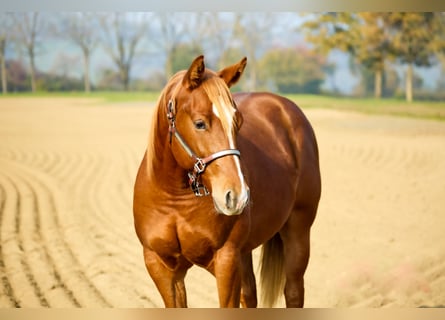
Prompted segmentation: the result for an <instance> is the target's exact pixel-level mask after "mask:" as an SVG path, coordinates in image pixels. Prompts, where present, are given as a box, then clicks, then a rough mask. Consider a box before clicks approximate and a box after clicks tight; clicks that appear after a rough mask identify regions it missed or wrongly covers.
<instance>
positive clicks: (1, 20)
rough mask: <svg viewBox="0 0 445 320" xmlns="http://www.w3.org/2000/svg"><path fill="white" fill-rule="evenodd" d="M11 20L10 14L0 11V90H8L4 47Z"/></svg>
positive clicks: (7, 41)
mask: <svg viewBox="0 0 445 320" xmlns="http://www.w3.org/2000/svg"><path fill="white" fill-rule="evenodd" d="M11 25H12V21H11V15H10V14H8V13H0V70H1V71H0V77H1V82H2V92H3V94H6V93H7V92H8V80H7V72H6V47H7V45H8V43H9V40H10V36H9V32H10V29H11Z"/></svg>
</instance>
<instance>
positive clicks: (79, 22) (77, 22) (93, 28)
mask: <svg viewBox="0 0 445 320" xmlns="http://www.w3.org/2000/svg"><path fill="white" fill-rule="evenodd" d="M98 22H99V21H98V17H97V15H95V14H92V13H85V12H82V13H80V12H74V13H70V14H67V15H65V16H64V17H63V19H62V21H61V23H60V26H59V30H58V34H59V35H60V36H63V37H68V38H69V39H70V40H71V41H72V42H73V43H74V44H76V45H77V46H78V47H79V48H80V49H81V51H82V55H83V78H84V90H85V92H90V91H91V84H90V57H91V54H92V52H93V51H94V49H96V48H97V46H98V44H99V34H98V29H97V27H98Z"/></svg>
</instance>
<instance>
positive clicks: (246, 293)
mask: <svg viewBox="0 0 445 320" xmlns="http://www.w3.org/2000/svg"><path fill="white" fill-rule="evenodd" d="M241 264H242V265H241V305H242V306H243V307H244V308H256V307H257V292H256V283H255V274H254V273H253V265H252V252H249V253H247V254H245V255H243V256H242V258H241Z"/></svg>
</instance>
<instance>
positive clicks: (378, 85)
mask: <svg viewBox="0 0 445 320" xmlns="http://www.w3.org/2000/svg"><path fill="white" fill-rule="evenodd" d="M374 96H375V98H377V99H380V98H381V97H382V70H376V72H375V79H374Z"/></svg>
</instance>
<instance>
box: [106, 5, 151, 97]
mask: <svg viewBox="0 0 445 320" xmlns="http://www.w3.org/2000/svg"><path fill="white" fill-rule="evenodd" d="M148 20H149V19H148V17H147V13H140V14H131V13H113V14H106V15H103V16H102V18H101V24H102V29H103V32H104V35H105V37H104V38H105V41H104V46H105V49H106V50H107V52H108V53H109V54H110V56H111V58H112V60H113V62H114V63H115V64H116V66H117V68H118V71H119V77H120V80H121V83H122V86H123V88H124V90H125V91H128V89H129V83H130V72H131V67H132V64H133V62H134V58H135V54H136V49H137V47H138V45H139V44H140V42H141V40H142V39H143V36H144V35H145V34H146V33H147V31H148Z"/></svg>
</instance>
